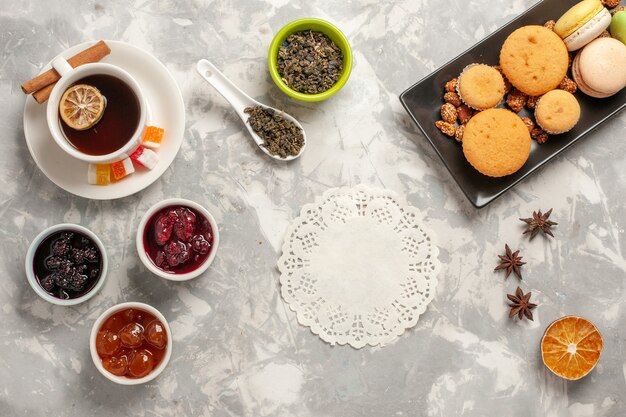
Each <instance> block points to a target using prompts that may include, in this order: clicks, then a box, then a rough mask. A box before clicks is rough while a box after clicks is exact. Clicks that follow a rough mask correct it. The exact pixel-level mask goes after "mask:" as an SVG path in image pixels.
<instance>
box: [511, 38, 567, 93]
mask: <svg viewBox="0 0 626 417" xmlns="http://www.w3.org/2000/svg"><path fill="white" fill-rule="evenodd" d="M568 59H569V58H568V53H567V47H566V46H565V44H564V43H563V40H562V39H561V38H560V37H559V35H557V34H556V33H554V32H553V31H551V30H549V29H546V28H545V27H543V26H524V27H521V28H519V29H517V30H516V31H514V32H513V33H511V34H510V35H509V37H508V38H507V39H506V41H504V44H503V45H502V49H501V50H500V66H501V67H502V72H504V75H505V76H506V77H507V78H508V80H509V81H510V82H511V84H513V86H515V87H516V88H517V89H518V90H520V91H521V92H523V93H526V94H528V95H530V96H540V95H542V94H545V93H547V92H548V91H550V90H554V89H555V88H556V87H557V86H558V85H559V84H560V83H561V80H563V78H565V75H566V74H567V64H568Z"/></svg>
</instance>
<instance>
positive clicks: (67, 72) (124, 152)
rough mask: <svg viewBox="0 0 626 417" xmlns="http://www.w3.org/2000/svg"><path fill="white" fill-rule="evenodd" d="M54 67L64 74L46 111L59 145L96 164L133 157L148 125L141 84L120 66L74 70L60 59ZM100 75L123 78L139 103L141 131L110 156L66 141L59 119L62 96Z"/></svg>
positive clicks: (98, 65) (138, 128)
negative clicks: (78, 82) (90, 77)
mask: <svg viewBox="0 0 626 417" xmlns="http://www.w3.org/2000/svg"><path fill="white" fill-rule="evenodd" d="M52 67H53V68H54V69H55V70H56V71H57V72H58V73H59V74H60V75H61V79H60V80H59V81H58V82H57V83H56V85H55V86H54V88H53V89H52V93H51V94H50V98H49V99H48V107H47V109H46V119H47V121H48V128H49V129H50V133H51V134H52V137H53V138H54V140H55V142H56V143H57V144H58V145H59V146H60V147H61V149H63V151H65V152H66V153H67V154H69V155H71V156H73V157H74V158H76V159H80V160H81V161H85V162H89V163H92V164H105V163H112V162H115V161H119V160H121V159H124V158H126V157H128V155H130V153H131V152H132V151H133V150H134V149H135V148H136V147H137V146H138V145H139V144H140V143H141V135H142V133H143V130H144V128H145V126H146V124H147V123H148V106H147V104H146V100H145V98H144V95H143V91H142V90H141V87H140V86H139V84H138V83H137V81H136V80H135V79H134V78H133V77H132V76H131V75H130V74H129V73H127V72H126V71H124V70H123V69H121V68H120V67H117V66H115V65H111V64H104V63H93V64H84V65H81V66H79V67H76V68H72V66H71V65H70V64H69V63H68V62H67V61H66V60H65V59H64V58H61V57H58V58H56V59H54V61H52ZM100 74H102V75H111V76H113V77H116V78H119V79H120V80H122V81H124V82H125V83H126V84H127V85H128V86H129V87H130V88H131V89H132V90H133V92H134V93H135V95H136V96H137V100H138V101H139V122H138V123H137V130H135V133H134V134H133V135H132V137H131V138H130V139H129V140H128V142H126V144H124V145H123V146H122V147H121V148H119V149H118V150H116V151H115V152H111V153H109V154H106V155H89V154H86V153H84V152H81V151H79V150H78V149H76V148H75V147H74V146H72V144H71V143H70V142H69V141H68V140H67V139H66V138H65V135H64V134H63V131H62V130H61V123H62V121H61V118H60V116H59V101H60V100H61V96H63V93H64V92H65V90H67V88H68V87H70V86H71V85H72V84H74V83H76V82H77V81H78V80H80V79H82V78H84V77H87V76H90V75H100ZM105 111H106V110H105Z"/></svg>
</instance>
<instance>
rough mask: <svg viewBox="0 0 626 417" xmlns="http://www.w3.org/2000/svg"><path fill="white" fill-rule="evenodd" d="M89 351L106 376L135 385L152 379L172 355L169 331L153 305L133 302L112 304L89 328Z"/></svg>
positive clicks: (122, 382)
mask: <svg viewBox="0 0 626 417" xmlns="http://www.w3.org/2000/svg"><path fill="white" fill-rule="evenodd" d="M89 350H90V351H91V359H92V360H93V363H94V365H95V366H96V368H97V369H98V371H100V373H101V374H102V375H104V376H105V377H106V378H107V379H109V380H111V381H113V382H116V383H118V384H122V385H137V384H143V383H145V382H148V381H151V380H153V379H154V378H156V377H157V376H158V375H159V374H160V373H161V372H163V369H165V367H166V366H167V363H168V362H169V360H170V356H171V355H172V332H171V330H170V327H169V324H168V323H167V320H166V319H165V317H164V316H163V314H161V313H160V312H159V311H158V310H157V309H156V308H154V307H152V306H150V305H148V304H144V303H137V302H129V303H122V304H118V305H115V306H113V307H111V308H109V309H108V310H106V311H105V312H104V313H102V314H101V315H100V317H98V319H97V320H96V321H95V323H94V324H93V327H92V328H91V336H90V338H89Z"/></svg>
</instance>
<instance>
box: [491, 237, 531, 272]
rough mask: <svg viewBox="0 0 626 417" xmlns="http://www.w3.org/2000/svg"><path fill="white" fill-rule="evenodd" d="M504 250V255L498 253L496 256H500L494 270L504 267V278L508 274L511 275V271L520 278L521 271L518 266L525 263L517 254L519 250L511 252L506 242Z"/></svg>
mask: <svg viewBox="0 0 626 417" xmlns="http://www.w3.org/2000/svg"><path fill="white" fill-rule="evenodd" d="M504 250H505V254H504V255H498V258H500V265H498V266H496V267H495V269H494V271H499V270H501V269H506V276H505V277H504V279H507V278H508V277H509V275H511V272H515V275H517V277H518V278H519V279H522V271H521V269H520V268H521V266H522V265H524V264H526V262H522V257H521V256H519V250H516V251H515V252H512V251H511V248H509V245H506V244H505V245H504Z"/></svg>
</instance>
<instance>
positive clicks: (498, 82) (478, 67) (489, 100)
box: [456, 64, 504, 110]
mask: <svg viewBox="0 0 626 417" xmlns="http://www.w3.org/2000/svg"><path fill="white" fill-rule="evenodd" d="M456 89H457V93H458V95H459V97H460V98H461V100H462V101H463V102H464V103H465V104H467V105H468V106H470V107H471V108H473V109H476V110H485V109H489V108H491V107H495V106H497V105H498V103H500V101H502V97H504V78H502V74H500V71H498V70H497V69H495V68H493V67H490V66H489V65H484V64H472V65H468V66H467V67H465V69H464V70H463V72H462V73H461V75H460V76H459V78H458V81H457V84H456Z"/></svg>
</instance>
